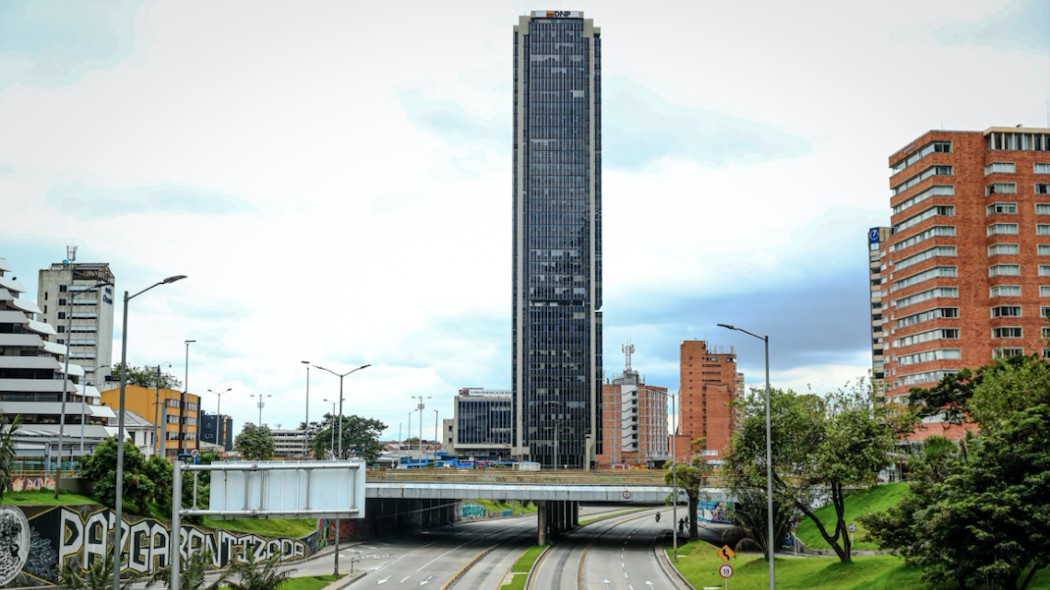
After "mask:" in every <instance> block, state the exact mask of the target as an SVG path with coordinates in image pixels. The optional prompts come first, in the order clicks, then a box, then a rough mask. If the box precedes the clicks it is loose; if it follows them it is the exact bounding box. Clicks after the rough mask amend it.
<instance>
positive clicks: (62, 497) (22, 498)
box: [2, 490, 97, 505]
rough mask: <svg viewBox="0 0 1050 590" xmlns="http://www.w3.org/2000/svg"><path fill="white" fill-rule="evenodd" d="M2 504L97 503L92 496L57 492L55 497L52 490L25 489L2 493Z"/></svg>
mask: <svg viewBox="0 0 1050 590" xmlns="http://www.w3.org/2000/svg"><path fill="white" fill-rule="evenodd" d="M2 503H3V504H52V505H60V504H97V502H95V499H94V498H89V497H87V496H80V495H77V494H69V493H65V494H59V496H58V499H57V500H56V499H55V492H54V491H53V490H26V491H21V492H6V493H4V498H3V502H2Z"/></svg>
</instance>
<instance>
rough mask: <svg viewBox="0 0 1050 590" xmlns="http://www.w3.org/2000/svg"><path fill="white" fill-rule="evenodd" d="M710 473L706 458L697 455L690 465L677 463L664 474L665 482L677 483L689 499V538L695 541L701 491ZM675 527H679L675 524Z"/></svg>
mask: <svg viewBox="0 0 1050 590" xmlns="http://www.w3.org/2000/svg"><path fill="white" fill-rule="evenodd" d="M709 475H710V471H709V470H708V468H707V464H706V463H705V462H704V458H703V457H701V456H699V455H697V456H694V457H693V459H692V460H691V461H690V462H688V463H675V464H674V466H673V467H672V468H671V469H670V470H668V471H667V473H665V474H664V482H666V483H668V484H671V483H674V482H676V481H677V484H678V487H679V488H681V489H682V491H684V492H685V494H686V496H687V497H688V498H689V536H690V537H691V538H693V539H695V538H697V536H698V533H699V531H698V529H697V521H696V518H697V504H698V503H699V502H700V499H701V490H702V489H703V487H704V486H705V485H707V477H708V476H709ZM672 501H673V500H672ZM675 526H678V524H677V523H675Z"/></svg>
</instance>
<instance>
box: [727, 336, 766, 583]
mask: <svg viewBox="0 0 1050 590" xmlns="http://www.w3.org/2000/svg"><path fill="white" fill-rule="evenodd" d="M718 325H719V327H722V328H726V329H727V330H736V331H737V332H743V333H744V334H747V335H748V336H751V337H752V338H758V339H759V340H761V341H762V342H763V344H764V345H765V352H766V512H767V518H766V521H767V522H766V524H767V527H768V529H769V530H768V534H769V539H768V541H767V542H768V543H769V590H773V588H774V587H775V586H774V580H775V579H776V576H775V574H774V571H773V549H774V548H775V545H774V544H773V542H774V541H773V443H772V431H773V429H772V427H771V425H770V418H769V414H770V410H769V335H768V334H767V335H765V336H759V335H758V334H754V333H752V332H748V331H747V330H745V329H743V328H738V327H736V326H734V325H732V324H718Z"/></svg>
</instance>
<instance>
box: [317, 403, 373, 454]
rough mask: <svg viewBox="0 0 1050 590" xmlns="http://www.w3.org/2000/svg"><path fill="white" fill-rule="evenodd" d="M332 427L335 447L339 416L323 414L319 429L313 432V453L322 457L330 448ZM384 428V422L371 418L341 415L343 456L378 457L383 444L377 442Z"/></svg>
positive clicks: (337, 441)
mask: <svg viewBox="0 0 1050 590" xmlns="http://www.w3.org/2000/svg"><path fill="white" fill-rule="evenodd" d="M332 429H335V430H336V441H335V445H336V449H338V448H339V440H338V438H339V436H338V430H339V417H338V416H333V415H332V414H325V416H324V421H323V422H321V427H320V430H319V431H317V432H315V433H314V434H313V450H314V455H315V456H318V457H324V456H326V455H327V454H328V453H329V452H334V450H335V449H333V448H332ZM384 430H386V424H384V423H383V422H381V421H379V420H375V419H372V418H362V417H361V416H356V415H355V416H343V445H342V448H343V458H346V457H351V456H356V457H362V458H363V459H364V460H365V461H367V462H373V461H376V460H377V459H379V455H381V454H382V453H383V445H381V444H380V443H379V435H381V434H382V433H383V431H384Z"/></svg>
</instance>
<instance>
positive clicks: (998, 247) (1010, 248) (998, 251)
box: [988, 243, 1021, 256]
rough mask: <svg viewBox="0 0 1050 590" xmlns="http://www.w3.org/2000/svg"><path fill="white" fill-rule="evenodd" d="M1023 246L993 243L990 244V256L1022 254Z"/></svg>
mask: <svg viewBox="0 0 1050 590" xmlns="http://www.w3.org/2000/svg"><path fill="white" fill-rule="evenodd" d="M1020 253H1021V247H1020V246H1019V245H1017V244H1006V243H1003V244H992V245H991V246H988V255H989V256H1001V255H1004V254H1020Z"/></svg>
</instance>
